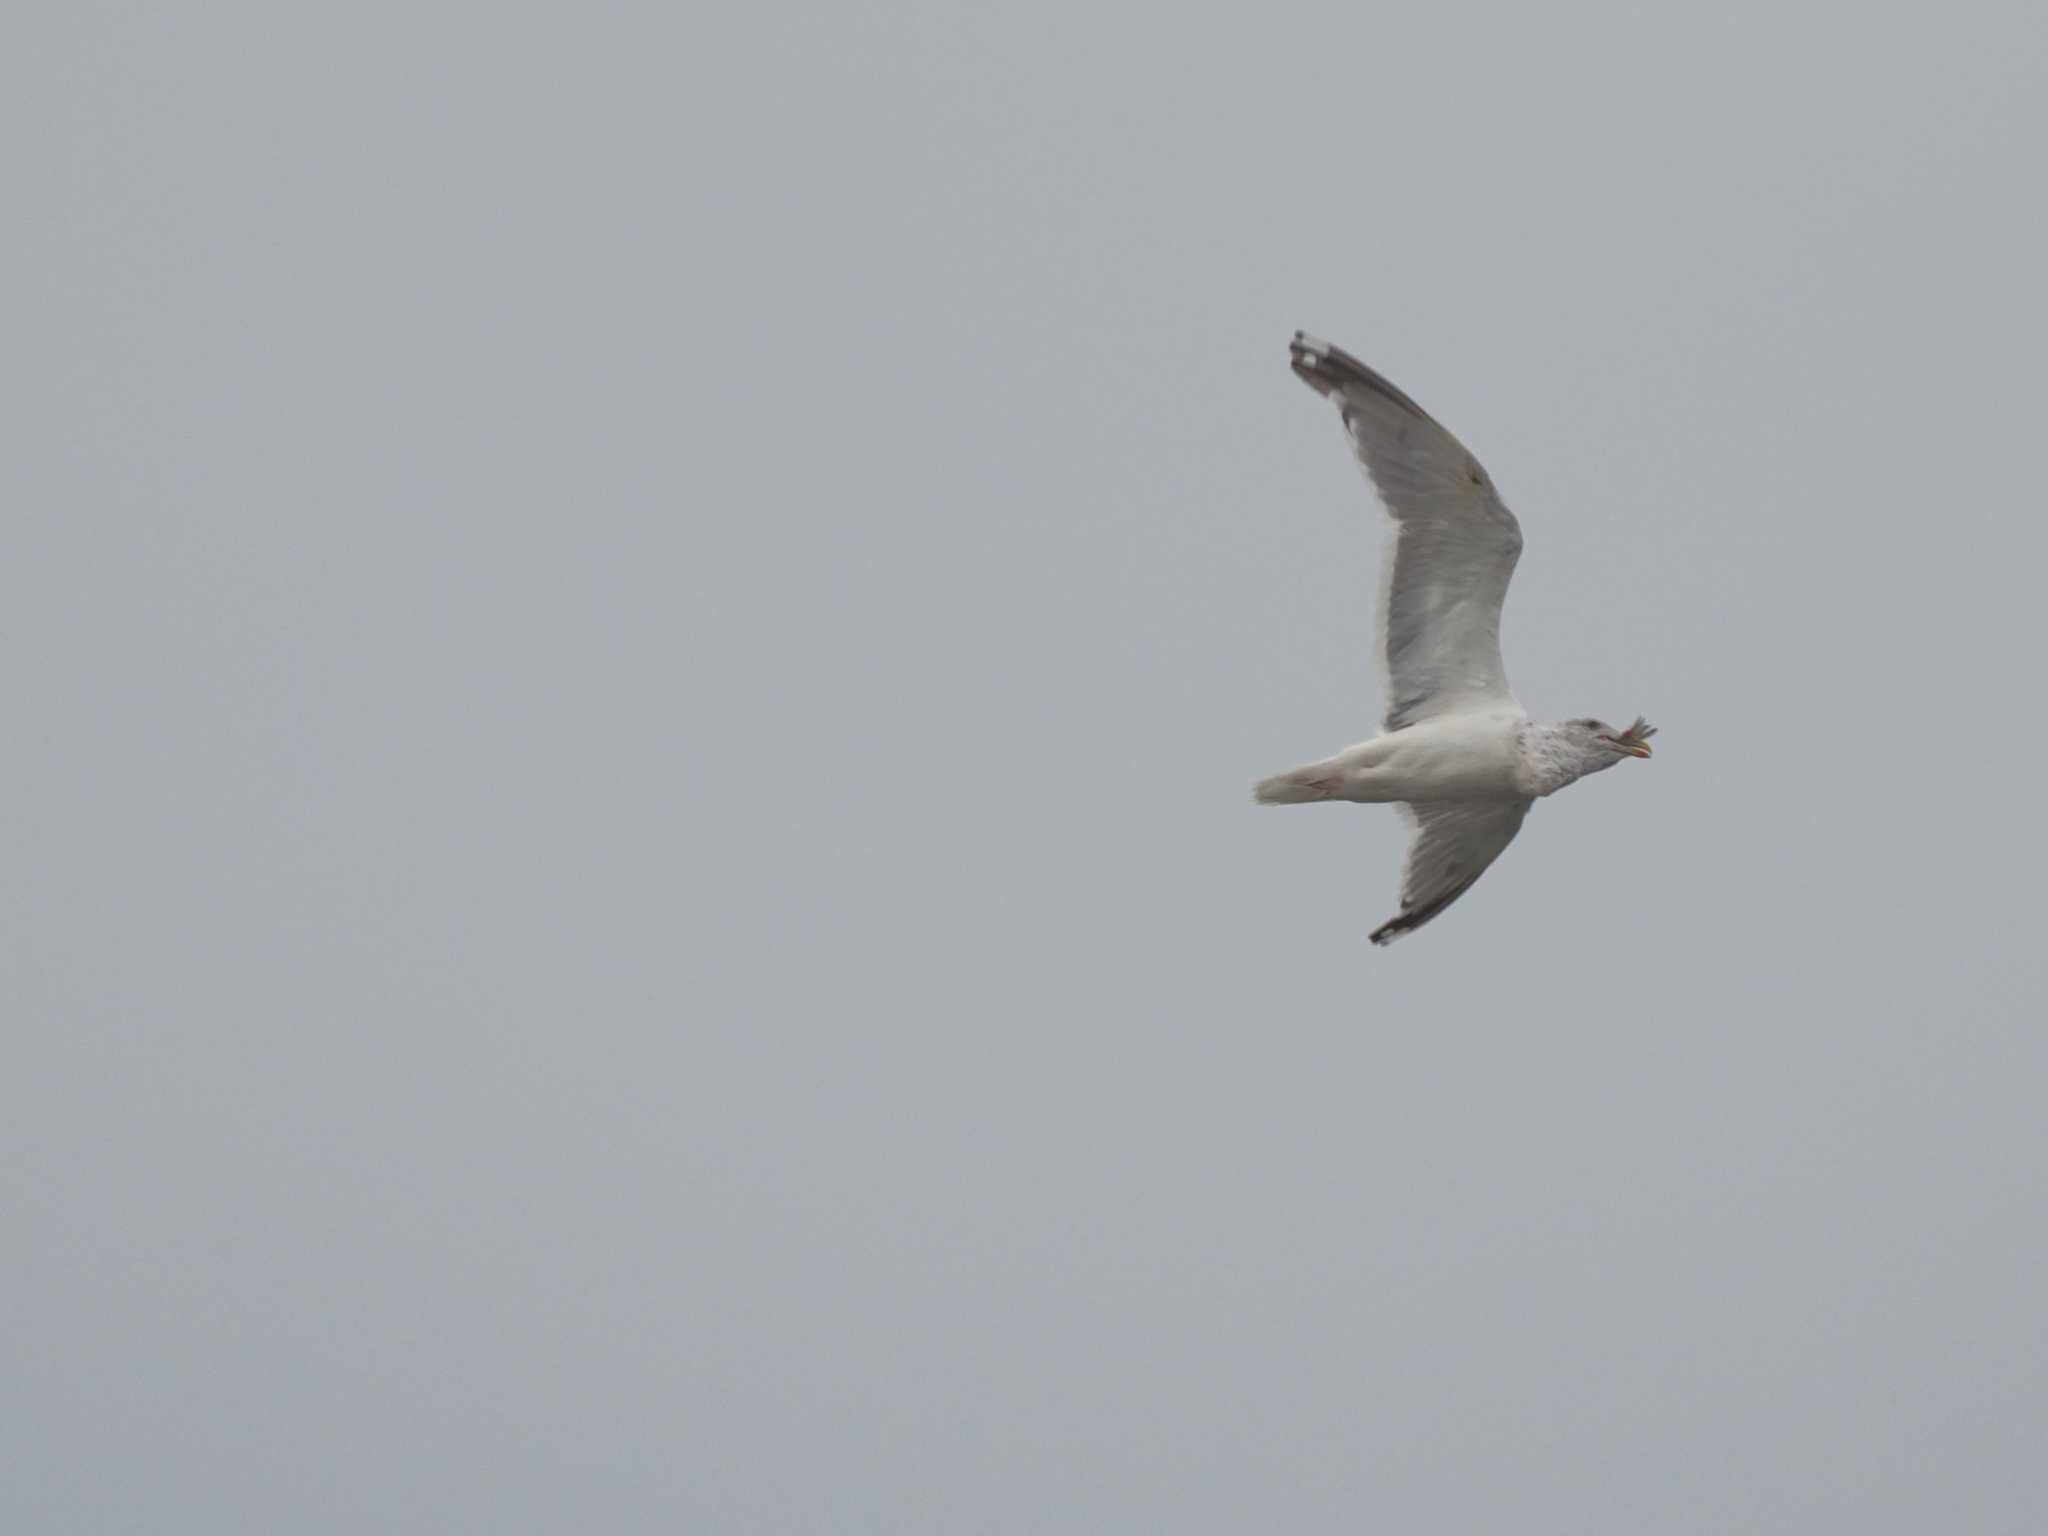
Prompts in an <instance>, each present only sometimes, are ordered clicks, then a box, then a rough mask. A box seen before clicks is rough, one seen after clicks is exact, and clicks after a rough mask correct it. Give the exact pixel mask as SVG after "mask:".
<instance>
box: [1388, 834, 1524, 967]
mask: <svg viewBox="0 0 2048 1536" xmlns="http://www.w3.org/2000/svg"><path fill="white" fill-rule="evenodd" d="M1531 803H1532V802H1530V801H1527V800H1431V801H1426V802H1424V803H1422V804H1419V805H1403V806H1402V807H1401V809H1402V811H1403V812H1405V813H1406V815H1407V817H1408V819H1409V821H1410V822H1411V823H1413V825H1414V828H1415V836H1414V840H1413V841H1411V842H1410V843H1409V844H1408V861H1407V862H1406V863H1405V864H1403V865H1402V866H1401V912H1400V915H1399V916H1398V917H1390V918H1388V919H1387V920H1386V921H1385V922H1384V923H1381V924H1380V925H1379V927H1377V928H1375V929H1373V931H1372V941H1373V943H1375V944H1391V943H1393V942H1394V940H1396V939H1398V938H1399V937H1401V935H1402V934H1404V933H1409V932H1412V931H1413V930H1414V929H1417V928H1420V927H1421V926H1422V925H1423V924H1424V923H1426V922H1428V921H1429V920H1430V919H1431V918H1432V917H1435V916H1436V915H1437V913H1439V912H1441V911H1443V909H1444V908H1445V907H1448V906H1449V905H1450V904H1451V903H1452V902H1454V901H1456V900H1457V899H1458V898H1459V897H1460V896H1462V895H1464V894H1465V893H1466V892H1467V891H1469V890H1471V889H1472V882H1473V881H1475V880H1477V879H1478V878H1479V877H1480V876H1481V875H1483V874H1485V873H1486V867H1487V865H1489V864H1491V863H1492V862H1493V861H1494V860H1495V859H1497V858H1499V857H1500V855H1501V850H1502V849H1504V848H1506V847H1507V845H1508V844H1509V843H1511V842H1513V841H1514V840H1515V834H1516V833H1517V832H1519V831H1521V830H1522V818H1523V817H1524V816H1526V815H1528V814H1529V806H1530V804H1531Z"/></svg>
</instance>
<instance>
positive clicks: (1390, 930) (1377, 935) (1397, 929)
mask: <svg viewBox="0 0 2048 1536" xmlns="http://www.w3.org/2000/svg"><path fill="white" fill-rule="evenodd" d="M1478 878H1479V877H1478V876H1477V875H1474V876H1473V877H1472V879H1471V880H1463V881H1460V882H1459V883H1458V884H1456V885H1454V886H1452V887H1451V888H1450V889H1449V890H1448V891H1445V892H1444V893H1443V895H1441V896H1439V897H1437V898H1436V900H1434V901H1431V902H1427V903H1425V904H1424V905H1422V906H1419V907H1413V908H1409V907H1403V908H1402V909H1401V911H1400V913H1399V914H1398V915H1397V916H1394V917H1390V918H1388V919H1387V920H1386V921H1385V922H1384V923H1381V924H1380V925H1379V927H1377V928H1375V929H1373V931H1372V941H1373V943H1375V944H1377V945H1379V946H1380V947H1381V948H1385V947H1386V946H1387V945H1389V944H1391V943H1393V942H1394V940H1396V939H1398V938H1399V937H1401V935H1402V934H1404V933H1413V932H1414V931H1415V930H1416V929H1418V928H1420V927H1421V926H1422V925H1423V924H1424V923H1426V922H1428V921H1429V920H1430V919H1431V918H1433V917H1435V916H1436V915H1437V914H1438V913H1439V912H1441V911H1443V909H1444V908H1445V907H1448V906H1449V905H1450V904H1451V903H1452V902H1454V901H1456V900H1457V899H1458V898H1459V897H1460V896H1462V895H1464V894H1465V893H1466V892H1467V891H1469V890H1471V889H1472V885H1473V882H1474V881H1476V880H1477V879H1478Z"/></svg>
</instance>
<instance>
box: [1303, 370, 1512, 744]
mask: <svg viewBox="0 0 2048 1536" xmlns="http://www.w3.org/2000/svg"><path fill="white" fill-rule="evenodd" d="M1290 351H1291V354H1292V357H1293V362H1294V371H1295V372H1296V373H1298V374H1300V375H1301V377H1302V378H1303V379H1304V380H1305V381H1306V382H1307V383H1308V385H1309V386H1310V387H1311V388H1312V389H1314V390H1315V391H1316V392H1317V393H1318V394H1321V395H1323V396H1326V397H1327V398H1328V399H1330V400H1331V401H1333V402H1334V403H1335V404H1336V406H1337V409H1338V412H1339V414H1341V415H1342V417H1343V418H1344V428H1345V430H1346V431H1347V432H1348V433H1350V435H1351V444H1352V448H1353V450H1354V451H1355V452H1356V453H1357V455H1358V460H1359V463H1360V464H1362V465H1363V466H1364V468H1365V472H1366V476H1367V478H1368V479H1369V480H1370V482H1371V483H1372V486H1373V489H1374V490H1375V491H1377V492H1378V493H1379V496H1380V499H1381V501H1383V502H1384V503H1385V504H1386V508H1387V512H1388V514H1389V516H1390V517H1391V518H1392V519H1393V523H1394V547H1393V550H1392V552H1391V554H1390V556H1389V558H1388V560H1387V565H1386V572H1385V580H1384V584H1383V587H1382V590H1381V596H1380V649H1381V655H1380V661H1381V666H1382V668H1383V670H1384V672H1385V675H1386V679H1387V716H1386V728H1387V729H1388V730H1390V731H1398V730H1400V729H1401V728H1402V727H1403V726H1407V725H1413V724H1414V723H1415V722H1416V721H1418V720H1426V719H1429V718H1431V717H1432V716H1435V715H1443V714H1452V713H1456V712H1458V711H1461V710H1467V709H1474V708H1479V707H1483V706H1484V705H1487V704H1492V703H1504V704H1508V705H1513V703H1514V695H1513V694H1512V693H1510V692H1509V690H1508V679H1507V668H1506V667H1505V666H1504V665H1503V664H1502V662H1501V657H1500V610H1501V604H1502V603H1503V602H1505V601H1506V599H1507V592H1508V579H1509V578H1510V577H1511V576H1513V575H1514V572H1515V561H1516V560H1517V559H1519V558H1520V556H1521V553H1522V530H1521V526H1520V524H1518V523H1517V522H1516V521H1515V515H1514V513H1512V512H1510V511H1509V510H1508V509H1507V506H1506V504H1505V503H1503V502H1502V501H1501V499H1500V496H1499V494H1498V493H1497V492H1496V491H1495V490H1494V488H1493V481H1492V479H1491V478H1490V477H1489V476H1488V475H1487V473H1486V470H1485V468H1484V467H1483V466H1481V464H1480V462H1479V461H1478V460H1477V459H1475V458H1474V457H1472V455H1471V454H1470V453H1467V452H1466V451H1465V448H1464V446H1463V445H1462V444H1461V443H1460V442H1459V441H1458V440H1457V439H1456V438H1455V437H1453V436H1451V434H1450V433H1449V432H1447V431H1445V430H1444V428H1443V427H1442V426H1441V425H1439V424H1438V423H1437V422H1436V420H1435V419H1434V418H1432V417H1431V416H1430V414H1429V413H1428V412H1427V411H1425V410H1423V408H1422V407H1421V406H1419V405H1417V404H1416V403H1415V402H1414V401H1413V400H1411V399H1409V398H1408V396H1406V395H1405V394H1403V393H1402V392H1401V391H1400V390H1398V389H1396V388H1395V387H1394V386H1393V385H1392V384H1390V383H1389V382H1387V380H1386V379H1384V378H1382V377H1381V376H1380V375H1379V374H1377V373H1375V372H1374V371H1373V370H1372V369H1370V368H1368V367H1366V365H1365V364H1363V363H1361V362H1360V361H1359V360H1358V359H1357V358H1355V357H1353V356H1351V355H1350V354H1349V353H1348V352H1344V351H1341V350H1340V349H1338V348H1336V347H1333V346H1331V345H1329V343H1327V342H1322V341H1318V340H1316V339H1315V338H1314V337H1312V336H1309V335H1306V334H1304V333H1303V332H1300V331H1296V332H1295V333H1294V342H1293V345H1292V347H1291V349H1290Z"/></svg>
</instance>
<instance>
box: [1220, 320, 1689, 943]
mask: <svg viewBox="0 0 2048 1536" xmlns="http://www.w3.org/2000/svg"><path fill="white" fill-rule="evenodd" d="M1292 356H1293V362H1294V371H1295V372H1296V373H1297V374H1299V375H1300V376H1301V377H1302V378H1303V379H1304V380H1306V381H1307V383H1308V384H1309V386H1310V387H1311V388H1313V389H1314V390H1315V391H1316V392H1317V393H1318V394H1321V395H1324V396H1327V397H1328V398H1329V399H1331V400H1332V401H1333V402H1335V404H1336V405H1337V408H1338V411H1339V413H1340V414H1341V415H1342V417H1343V420H1344V426H1345V430H1346V431H1347V432H1348V433H1349V434H1350V436H1351V442H1352V447H1353V449H1354V450H1355V451H1356V453H1357V455H1358V458H1359V462H1360V463H1361V464H1362V465H1363V466H1364V468H1365V471H1366V475H1367V478H1368V479H1369V480H1370V481H1371V482H1372V485H1373V488H1374V489H1375V490H1376V491H1378V492H1379V495H1380V498H1381V500H1382V501H1383V502H1384V503H1385V505H1386V508H1387V512H1388V514H1389V516H1390V517H1391V518H1392V520H1393V524H1394V541H1393V547H1392V549H1391V550H1390V551H1389V553H1388V556H1387V563H1386V578H1385V581H1384V583H1383V587H1382V591H1381V600H1380V624H1379V637H1380V661H1381V666H1382V671H1383V674H1384V676H1385V678H1386V682H1387V714H1386V721H1385V730H1384V731H1383V732H1382V733H1381V734H1380V735H1378V736H1375V737H1374V738H1373V739H1372V740H1370V741H1364V742H1360V743H1359V744H1358V745H1356V746H1352V747H1346V748H1345V749H1344V750H1343V751H1341V752H1338V753H1336V754H1334V755H1333V756H1330V757H1327V758H1324V759H1322V760H1321V761H1320V762H1314V763H1307V764H1304V765H1303V766H1302V767H1300V768H1295V769H1291V770H1289V771H1288V772H1286V773H1283V774H1276V775H1274V776H1273V777H1272V778H1269V779H1265V780H1262V781H1261V782H1260V784H1259V786H1258V789H1257V791H1256V793H1257V797H1258V799H1259V800H1260V801H1261V802H1262V803H1265V804H1269V805H1300V804H1308V803H1311V802H1319V801H1326V800H1350V801H1360V802H1386V801H1392V802H1396V803H1399V804H1400V805H1402V807H1403V808H1404V809H1405V810H1406V811H1407V812H1408V814H1409V817H1410V819H1411V820H1412V821H1413V822H1414V824H1415V837H1414V840H1413V841H1412V842H1411V843H1410V844H1409V848H1408V860H1407V864H1406V866H1405V867H1404V869H1403V871H1402V877H1401V911H1400V913H1399V915H1398V916H1396V917H1394V918H1392V919H1390V920H1389V921H1387V922H1386V923H1384V924H1382V925H1381V926H1380V927H1379V928H1377V929H1375V930H1374V932H1373V935H1372V939H1373V942H1374V943H1375V944H1386V943H1389V942H1391V941H1392V940H1394V939H1396V938H1398V937H1399V936H1400V935H1401V934H1403V933H1406V932H1408V931H1409V930H1411V929H1414V928H1419V927H1421V926H1422V925H1423V924H1424V923H1426V922H1428V921H1429V920H1430V919H1431V918H1433V917H1435V916H1436V915H1437V913H1439V912H1441V911H1443V909H1444V908H1445V907H1447V906H1449V905H1450V904H1451V903H1452V902H1454V901H1456V900H1457V899H1458V898H1459V897H1460V896H1462V895H1463V894H1464V893H1465V892H1466V891H1467V890H1469V889H1470V888H1471V885H1472V883H1473V881H1475V880H1477V879H1478V878H1479V876H1480V875H1481V874H1482V873H1483V872H1484V871H1485V870H1486V868H1487V866H1488V865H1490V864H1491V863H1492V862H1493V861H1494V860H1495V859H1496V858H1498V857H1499V856H1500V854H1501V851H1502V850H1503V849H1505V848H1506V847H1507V845H1508V844H1509V843H1510V842H1511V841H1512V840H1513V839H1514V836H1515V834H1516V833H1517V832H1518V831H1520V830H1521V826H1522V818H1523V817H1524V816H1525V815H1527V814H1528V810H1529V807H1530V806H1531V805H1532V804H1533V803H1534V802H1535V801H1536V800H1537V799H1539V798H1540V797H1542V796H1544V795H1549V794H1554V793H1556V792H1557V791H1558V790H1560V789H1562V788H1564V786H1565V785H1567V784H1570V783H1572V782H1573V781H1574V780H1577V779H1580V778H1583V777H1584V776H1585V775H1586V774H1589V773H1597V772H1599V771H1600V770H1601V769H1603V768H1609V767H1612V766H1613V765H1614V764H1615V763H1618V762H1620V761H1621V760H1622V758H1624V757H1648V756H1649V755H1650V748H1649V745H1648V742H1649V738H1650V737H1651V736H1652V735H1654V734H1655V732H1654V731H1653V730H1652V729H1651V728H1650V727H1649V726H1648V725H1646V724H1645V723H1644V722H1643V721H1642V720H1640V719H1639V720H1637V721H1636V723H1635V724H1634V725H1633V726H1631V727H1629V729H1628V730H1627V731H1616V730H1615V729H1614V728H1613V727H1611V726H1607V725H1604V724H1602V723H1601V722H1600V721H1598V720H1567V721H1560V722H1558V723H1556V724H1552V725H1539V724H1537V723H1536V722H1534V721H1532V720H1531V719H1530V718H1529V717H1528V715H1527V714H1525V713H1524V712H1523V710H1522V706H1521V705H1520V704H1518V703H1517V702H1516V701H1515V697H1514V695H1513V694H1512V693H1511V692H1510V691H1509V690H1508V683H1507V670H1506V668H1505V667H1504V666H1503V665H1502V663H1501V656H1500V611H1501V604H1502V602H1503V600H1504V599H1505V598H1506V596H1507V590H1508V580H1509V578H1510V577H1511V576H1513V574H1514V569H1515V561H1516V560H1517V559H1518V558H1520V556H1521V553H1522V531H1521V526H1520V524H1518V523H1517V522H1516V521H1515V516H1514V514H1513V513H1512V512H1510V511H1509V510H1508V509H1507V506H1506V504H1505V503H1503V502H1502V501H1501V499H1500V497H1499V495H1498V494H1497V493H1496V492H1495V491H1494V488H1493V481H1492V480H1491V479H1490V478H1489V477H1488V476H1487V473H1486V471H1485V470H1484V469H1483V468H1482V467H1481V466H1480V463H1479V461H1478V460H1477V459H1475V458H1473V457H1472V455H1471V454H1469V453H1467V452H1466V451H1465V449H1464V447H1463V446H1462V445H1461V444H1460V443H1459V442H1458V440H1457V439H1456V438H1454V437H1453V436H1451V434H1450V433H1449V432H1447V431H1445V430H1444V428H1443V427H1441V426H1439V425H1438V424H1437V423H1436V422H1435V421H1434V420H1433V419H1432V418H1431V417H1430V416H1429V414H1428V413H1427V412H1425V411H1424V410H1423V409H1422V407H1421V406H1419V405H1417V404H1416V403H1415V402H1414V401H1413V400H1410V399H1409V398H1408V397H1407V396H1406V395H1404V394H1402V393H1401V391H1400V390H1398V389H1396V388H1395V387H1394V386H1393V385H1392V384H1390V383H1388V382H1387V381H1386V380H1385V379H1383V378H1381V377H1380V376H1379V375H1378V374H1377V373H1374V372H1373V371H1372V370H1371V369H1370V368H1368V367H1366V366H1365V364H1363V363H1361V362H1359V361H1358V359H1356V358H1354V357H1352V356H1350V355H1349V354H1348V353H1345V352H1341V351H1339V350H1338V349H1337V348H1335V347H1332V346H1330V345H1329V344H1328V343H1326V342H1321V341H1317V340H1316V339H1315V338H1314V337H1311V336H1307V335H1304V334H1303V333H1301V332H1299V331H1297V332H1295V336H1294V343H1293V347H1292Z"/></svg>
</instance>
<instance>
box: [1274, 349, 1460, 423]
mask: <svg viewBox="0 0 2048 1536" xmlns="http://www.w3.org/2000/svg"><path fill="white" fill-rule="evenodd" d="M1287 358H1288V361H1289V362H1290V363H1292V364H1293V366H1294V371H1295V372H1296V373H1297V374H1299V375H1300V376H1301V378H1302V379H1303V380H1304V381H1305V382H1306V383H1307V384H1308V386H1309V388H1311V389H1313V390H1315V391H1316V393H1318V394H1323V395H1327V394H1329V393H1330V392H1331V391H1332V390H1336V389H1344V388H1356V389H1364V390H1367V391H1370V392H1371V393H1372V394H1375V395H1379V396H1381V397H1382V398H1383V399H1386V400H1390V401H1392V402H1393V403H1394V404H1395V405H1397V406H1399V407H1400V408H1401V409H1402V410H1404V411H1407V412H1409V413H1410V414H1411V415H1415V416H1419V417H1420V418H1421V419H1422V420H1424V421H1426V422H1428V423H1430V425H1432V426H1435V425H1437V421H1436V418H1435V417H1434V416H1432V415H1430V414H1429V412H1427V411H1425V410H1424V409H1423V408H1422V407H1421V406H1419V405H1417V404H1416V403H1415V402H1414V401H1413V400H1411V399H1409V398H1408V396H1407V395H1406V394H1404V393H1403V392H1402V391H1401V390H1400V389H1398V388H1397V387H1395V386H1394V385H1393V384H1392V383H1390V382H1389V381H1388V380H1387V379H1386V378H1385V377H1384V376H1383V375H1381V374H1379V373H1377V372H1375V371H1374V370H1372V369H1370V368H1368V367H1366V366H1365V364H1363V363H1361V362H1360V361H1359V360H1358V359H1357V358H1355V357H1353V356H1352V355H1351V354H1350V353H1349V352H1346V351H1345V350H1344V349H1343V348H1342V347H1333V346H1331V345H1330V344H1329V343H1328V342H1327V341H1324V340H1323V339H1322V338H1321V337H1318V336H1311V335H1309V333H1308V332H1307V331H1296V332H1295V333H1294V339H1293V340H1292V341H1290V342H1289V343H1288V344H1287Z"/></svg>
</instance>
